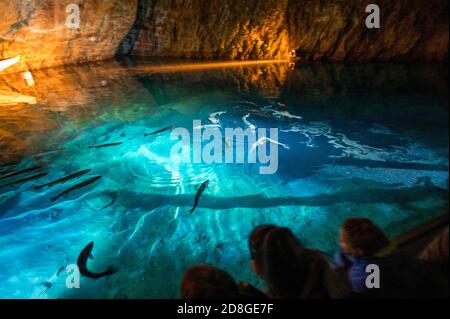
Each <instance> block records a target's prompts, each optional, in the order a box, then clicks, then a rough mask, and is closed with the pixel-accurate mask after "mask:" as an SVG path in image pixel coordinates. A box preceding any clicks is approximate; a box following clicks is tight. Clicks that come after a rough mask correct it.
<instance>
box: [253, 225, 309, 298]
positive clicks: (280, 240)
mask: <svg viewBox="0 0 450 319" xmlns="http://www.w3.org/2000/svg"><path fill="white" fill-rule="evenodd" d="M249 246H250V247H249V248H250V254H251V262H252V268H253V271H254V272H255V273H256V274H258V275H259V276H261V277H262V278H263V279H264V280H265V281H266V282H267V283H268V285H269V287H270V289H271V290H272V293H275V294H279V295H281V294H283V295H285V296H295V295H296V294H297V293H298V291H299V290H300V289H301V288H302V283H303V282H304V281H306V279H305V276H306V273H307V271H308V269H309V267H310V264H311V262H310V258H308V254H307V253H306V250H305V249H304V248H303V246H302V245H301V244H300V242H299V241H298V240H297V238H296V237H295V236H294V234H293V233H292V232H291V231H290V230H289V229H287V228H284V227H276V226H273V225H266V226H259V227H257V228H255V229H254V230H253V232H252V233H251V235H250V238H249Z"/></svg>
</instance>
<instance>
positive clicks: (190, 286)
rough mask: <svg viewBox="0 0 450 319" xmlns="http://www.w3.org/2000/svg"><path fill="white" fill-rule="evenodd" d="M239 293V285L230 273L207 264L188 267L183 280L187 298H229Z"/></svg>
mask: <svg viewBox="0 0 450 319" xmlns="http://www.w3.org/2000/svg"><path fill="white" fill-rule="evenodd" d="M238 294H239V292H238V286H237V284H236V283H235V281H234V280H233V278H231V276H230V275H229V274H228V273H226V272H225V271H223V270H221V269H219V268H216V267H213V266H209V265H205V264H200V265H197V266H194V267H192V268H190V269H188V270H187V271H186V272H185V273H184V276H183V280H182V282H181V296H182V298H185V299H229V298H237V297H238Z"/></svg>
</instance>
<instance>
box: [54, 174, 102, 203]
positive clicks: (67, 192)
mask: <svg viewBox="0 0 450 319" xmlns="http://www.w3.org/2000/svg"><path fill="white" fill-rule="evenodd" d="M100 178H101V176H95V177H92V178H90V179H87V180H85V181H83V182H81V183H79V184H76V185H74V186H72V187H70V188H68V189H66V190H65V191H64V192H62V193H60V194H58V195H56V196H55V197H52V198H51V201H52V202H54V201H56V200H57V199H59V198H60V197H62V196H64V195H67V194H69V193H71V192H73V191H76V190H78V189H80V188H83V187H85V186H88V185H91V184H92V183H94V182H96V181H97V180H99V179H100Z"/></svg>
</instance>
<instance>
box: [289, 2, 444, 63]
mask: <svg viewBox="0 0 450 319" xmlns="http://www.w3.org/2000/svg"><path fill="white" fill-rule="evenodd" d="M369 3H370V2H369ZM374 3H376V4H377V5H378V6H379V8H380V23H381V25H380V29H367V28H366V25H365V20H366V17H367V15H368V13H366V12H365V8H366V5H367V4H368V2H367V1H363V0H352V1H349V0H333V1H314V0H301V1H294V0H292V1H290V4H289V11H288V14H287V21H288V22H287V24H288V29H289V41H290V45H291V48H292V49H296V50H297V54H298V56H299V57H301V58H306V59H313V60H318V59H326V60H336V61H344V60H351V61H355V60H356V61H367V60H378V61H384V60H443V59H445V58H447V57H448V37H449V33H448V13H449V12H448V1H447V0H398V1H392V0H378V1H374Z"/></svg>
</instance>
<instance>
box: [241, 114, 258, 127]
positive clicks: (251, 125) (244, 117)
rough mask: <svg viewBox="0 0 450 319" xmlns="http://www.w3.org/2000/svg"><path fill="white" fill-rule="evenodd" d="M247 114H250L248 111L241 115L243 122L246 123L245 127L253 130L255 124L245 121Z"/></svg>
mask: <svg viewBox="0 0 450 319" xmlns="http://www.w3.org/2000/svg"><path fill="white" fill-rule="evenodd" d="M249 116H250V113H249V114H247V115H244V116H243V117H242V121H244V123H245V124H246V125H247V127H248V128H249V129H251V130H252V131H254V130H256V126H255V125H253V124H252V123H250V122H249V121H247V118H248V117H249Z"/></svg>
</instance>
